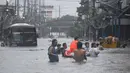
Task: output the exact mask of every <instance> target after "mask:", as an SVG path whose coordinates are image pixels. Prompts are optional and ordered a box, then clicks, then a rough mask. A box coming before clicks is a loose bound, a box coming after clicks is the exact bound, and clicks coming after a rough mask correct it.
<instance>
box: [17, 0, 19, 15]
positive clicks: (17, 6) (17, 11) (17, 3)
mask: <svg viewBox="0 0 130 73" xmlns="http://www.w3.org/2000/svg"><path fill="white" fill-rule="evenodd" d="M17 16H19V0H17Z"/></svg>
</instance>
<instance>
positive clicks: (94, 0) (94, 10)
mask: <svg viewBox="0 0 130 73" xmlns="http://www.w3.org/2000/svg"><path fill="white" fill-rule="evenodd" d="M95 2H96V0H93V13H92V17H94V16H95V12H96V9H95ZM93 24H94V25H95V24H96V23H95V20H93ZM95 29H96V40H97V39H98V29H97V28H95ZM93 35H94V33H92V36H91V37H92V40H93V38H94V36H93Z"/></svg>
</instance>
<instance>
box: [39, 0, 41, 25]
mask: <svg viewBox="0 0 130 73" xmlns="http://www.w3.org/2000/svg"><path fill="white" fill-rule="evenodd" d="M39 24H40V25H41V0H39Z"/></svg>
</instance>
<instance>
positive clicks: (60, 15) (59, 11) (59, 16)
mask: <svg viewBox="0 0 130 73" xmlns="http://www.w3.org/2000/svg"><path fill="white" fill-rule="evenodd" d="M60 17H61V7H60V5H59V18H60Z"/></svg>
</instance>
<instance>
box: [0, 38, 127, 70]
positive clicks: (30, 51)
mask: <svg viewBox="0 0 130 73" xmlns="http://www.w3.org/2000/svg"><path fill="white" fill-rule="evenodd" d="M50 40H51V39H39V40H38V47H11V48H10V47H0V73H130V49H129V48H125V49H106V50H104V51H102V52H101V53H100V54H99V56H98V57H88V60H87V62H86V63H83V64H78V63H74V60H73V59H71V58H62V56H61V55H60V56H59V57H60V61H59V63H49V62H48V55H47V49H48V47H49V45H50V44H51V42H50ZM72 40H73V39H58V41H59V43H64V42H66V43H67V44H70V42H71V41H72Z"/></svg>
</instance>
